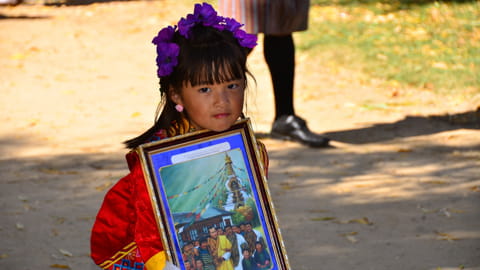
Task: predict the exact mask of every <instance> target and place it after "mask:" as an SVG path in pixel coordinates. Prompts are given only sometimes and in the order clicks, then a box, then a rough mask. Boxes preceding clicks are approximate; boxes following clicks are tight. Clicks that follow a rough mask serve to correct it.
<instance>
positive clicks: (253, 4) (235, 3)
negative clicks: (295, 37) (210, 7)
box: [218, 0, 310, 35]
mask: <svg viewBox="0 0 480 270" xmlns="http://www.w3.org/2000/svg"><path fill="white" fill-rule="evenodd" d="M218 7H219V8H218V10H219V14H220V15H221V16H225V17H233V18H235V19H236V20H237V21H239V22H240V23H242V24H245V31H247V32H248V33H252V34H257V33H265V34H270V35H286V34H291V33H292V32H296V31H303V30H306V29H307V27H308V11H309V7H310V0H218Z"/></svg>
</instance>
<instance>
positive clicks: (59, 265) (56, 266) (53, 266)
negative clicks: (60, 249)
mask: <svg viewBox="0 0 480 270" xmlns="http://www.w3.org/2000/svg"><path fill="white" fill-rule="evenodd" d="M50 267H51V268H60V269H70V266H68V265H65V264H58V263H55V264H52V265H50Z"/></svg>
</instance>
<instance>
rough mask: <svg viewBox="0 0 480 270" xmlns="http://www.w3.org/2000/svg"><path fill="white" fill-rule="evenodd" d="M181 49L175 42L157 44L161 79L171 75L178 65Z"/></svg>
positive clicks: (158, 71)
mask: <svg viewBox="0 0 480 270" xmlns="http://www.w3.org/2000/svg"><path fill="white" fill-rule="evenodd" d="M179 53H180V47H179V46H178V45H177V44H176V43H173V42H159V43H158V44H157V59H156V60H157V67H158V69H157V74H158V76H159V77H163V76H167V75H170V74H171V73H172V72H173V69H174V68H175V66H177V65H178V54H179Z"/></svg>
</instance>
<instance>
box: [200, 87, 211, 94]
mask: <svg viewBox="0 0 480 270" xmlns="http://www.w3.org/2000/svg"><path fill="white" fill-rule="evenodd" d="M210 91H211V90H210V88H208V87H202V88H200V89H198V92H200V93H208V92H210Z"/></svg>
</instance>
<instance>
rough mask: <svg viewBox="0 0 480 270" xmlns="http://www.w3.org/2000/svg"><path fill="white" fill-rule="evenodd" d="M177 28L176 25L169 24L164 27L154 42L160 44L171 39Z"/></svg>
mask: <svg viewBox="0 0 480 270" xmlns="http://www.w3.org/2000/svg"><path fill="white" fill-rule="evenodd" d="M176 28H177V27H176V26H168V27H165V28H163V29H162V30H160V31H159V32H158V35H157V36H156V37H154V38H153V40H152V43H153V44H155V45H158V44H159V43H160V42H168V41H171V40H172V38H173V34H175V29H176Z"/></svg>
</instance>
